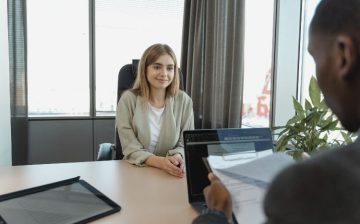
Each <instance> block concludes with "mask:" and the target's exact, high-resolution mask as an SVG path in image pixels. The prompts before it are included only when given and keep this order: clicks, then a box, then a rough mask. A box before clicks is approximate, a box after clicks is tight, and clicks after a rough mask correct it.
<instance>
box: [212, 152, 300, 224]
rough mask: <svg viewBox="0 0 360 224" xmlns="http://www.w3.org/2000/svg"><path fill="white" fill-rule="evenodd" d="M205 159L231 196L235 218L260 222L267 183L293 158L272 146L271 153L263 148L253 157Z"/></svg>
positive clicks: (248, 222) (247, 222)
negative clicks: (273, 149)
mask: <svg viewBox="0 0 360 224" xmlns="http://www.w3.org/2000/svg"><path fill="white" fill-rule="evenodd" d="M269 154H270V155H269ZM208 162H209V165H210V166H211V168H212V170H213V172H214V173H215V174H216V175H217V176H218V177H219V178H220V180H221V181H222V183H223V184H224V185H225V186H226V187H227V189H228V190H229V192H230V194H231V196H232V199H233V212H234V214H235V216H236V219H237V221H238V222H239V223H240V224H242V223H246V224H261V223H264V221H265V216H264V213H263V205H262V203H263V199H264V195H265V192H266V189H267V187H268V185H269V183H270V182H271V180H272V179H273V178H274V177H275V175H276V174H277V173H278V172H279V171H280V170H282V169H283V168H285V167H286V166H288V165H290V164H293V163H294V160H293V159H292V157H291V156H289V155H287V154H286V153H274V154H273V153H272V150H270V153H269V151H268V150H266V151H264V152H263V153H262V154H259V155H257V156H256V158H253V157H251V156H249V155H245V156H244V157H243V158H239V159H238V160H237V161H236V160H230V161H229V160H226V159H224V158H223V156H209V157H208Z"/></svg>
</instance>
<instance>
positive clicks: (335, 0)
mask: <svg viewBox="0 0 360 224" xmlns="http://www.w3.org/2000/svg"><path fill="white" fill-rule="evenodd" d="M308 51H309V53H310V54H311V55H312V57H313V58H314V61H315V64H316V76H317V80H318V84H319V87H320V89H321V91H322V93H323V95H324V98H325V101H326V103H327V105H328V106H329V107H330V108H331V109H332V111H333V112H334V113H335V114H336V115H337V117H338V118H339V120H340V121H341V123H342V125H343V126H344V127H345V128H346V129H347V130H349V131H351V132H356V131H358V130H359V128H360V0H322V1H321V3H320V5H319V6H318V8H317V11H316V13H315V16H314V18H313V20H312V23H311V25H310V35H309V46H308ZM209 180H210V182H211V184H210V185H209V186H208V187H206V188H205V189H204V194H205V198H206V203H207V205H208V207H209V208H211V209H216V210H218V211H222V212H224V214H225V215H226V217H227V218H228V219H230V217H231V213H232V204H231V197H230V194H229V192H228V191H227V190H226V188H225V187H224V185H223V184H222V183H221V182H220V181H219V179H218V178H217V177H216V176H214V175H213V174H209ZM264 212H265V215H266V218H267V221H266V223H267V224H275V223H276V224H322V223H324V224H325V223H326V224H340V223H341V224H350V223H351V224H356V223H360V140H359V139H358V140H356V142H354V143H353V144H350V145H348V146H346V147H343V148H341V149H336V150H329V151H328V152H325V153H321V154H319V155H316V156H314V157H312V158H310V159H307V160H305V161H303V162H299V163H297V164H295V165H293V166H291V167H289V168H287V169H285V170H283V171H282V172H281V173H280V174H279V175H278V176H277V177H276V178H275V179H274V181H273V182H272V183H271V185H270V187H269V189H268V192H267V194H266V197H265V201H264ZM202 216H203V217H204V216H206V215H202ZM198 220H199V221H198V222H197V221H196V220H195V221H194V223H196V224H200V223H226V220H225V222H223V221H216V222H211V221H210V222H208V221H204V220H206V218H205V219H204V218H203V219H198ZM240 224H241V223H240Z"/></svg>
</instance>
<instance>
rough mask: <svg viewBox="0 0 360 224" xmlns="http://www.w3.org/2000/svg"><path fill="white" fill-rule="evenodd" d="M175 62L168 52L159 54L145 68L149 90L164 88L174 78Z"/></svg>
mask: <svg viewBox="0 0 360 224" xmlns="http://www.w3.org/2000/svg"><path fill="white" fill-rule="evenodd" d="M174 74H175V64H174V61H173V59H172V58H171V57H170V55H168V54H164V55H161V56H160V57H159V58H158V59H157V60H156V61H155V62H154V63H152V64H150V65H148V66H147V68H146V78H147V80H148V82H149V84H150V89H151V90H165V89H166V88H167V87H168V86H169V85H170V84H171V82H172V80H173V79H174Z"/></svg>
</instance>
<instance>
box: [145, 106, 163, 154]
mask: <svg viewBox="0 0 360 224" xmlns="http://www.w3.org/2000/svg"><path fill="white" fill-rule="evenodd" d="M149 108H150V110H149V127H150V145H149V152H151V153H153V152H154V150H155V147H156V144H157V142H158V139H159V134H160V127H161V123H162V121H163V114H164V109H165V107H163V108H156V107H153V106H152V105H151V104H150V103H149Z"/></svg>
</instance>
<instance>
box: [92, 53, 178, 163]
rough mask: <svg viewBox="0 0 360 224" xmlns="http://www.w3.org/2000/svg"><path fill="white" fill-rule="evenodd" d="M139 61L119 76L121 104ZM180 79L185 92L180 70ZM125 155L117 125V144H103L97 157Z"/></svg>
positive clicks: (123, 69)
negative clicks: (122, 95)
mask: <svg viewBox="0 0 360 224" xmlns="http://www.w3.org/2000/svg"><path fill="white" fill-rule="evenodd" d="M138 64H139V60H136V59H133V61H132V64H126V65H124V66H123V67H122V68H121V69H120V71H119V75H118V91H117V101H116V102H119V100H120V97H121V94H122V93H123V92H124V91H125V90H128V89H130V88H132V86H133V84H134V82H135V79H136V73H137V68H138ZM179 76H180V77H179V78H180V89H181V90H183V89H184V88H183V87H184V85H183V79H182V73H181V70H180V69H179ZM123 157H124V154H123V152H122V148H121V144H120V138H119V134H118V130H117V127H116V124H115V144H111V143H102V144H100V147H99V152H98V156H97V160H98V161H100V160H111V159H117V160H119V159H122V158H123Z"/></svg>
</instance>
